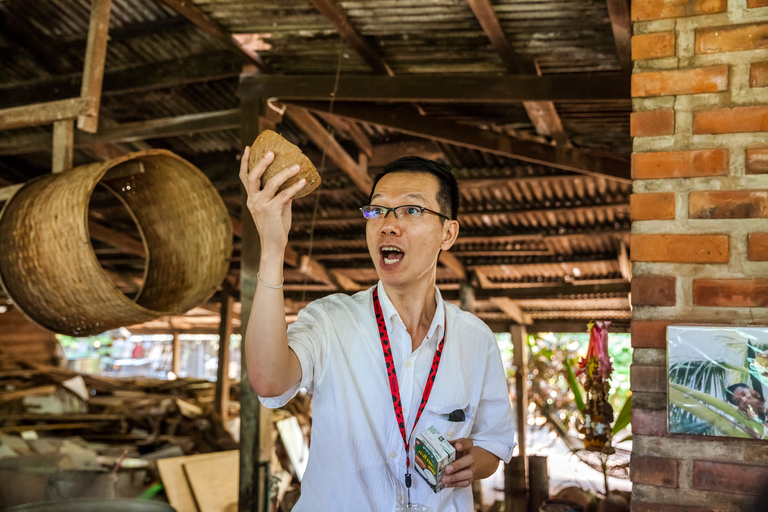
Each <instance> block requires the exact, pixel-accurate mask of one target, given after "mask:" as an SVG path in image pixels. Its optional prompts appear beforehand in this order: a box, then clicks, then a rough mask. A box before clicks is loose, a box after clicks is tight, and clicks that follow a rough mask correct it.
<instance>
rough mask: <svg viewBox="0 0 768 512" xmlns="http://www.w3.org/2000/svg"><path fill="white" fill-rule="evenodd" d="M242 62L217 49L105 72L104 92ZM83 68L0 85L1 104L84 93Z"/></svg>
mask: <svg viewBox="0 0 768 512" xmlns="http://www.w3.org/2000/svg"><path fill="white" fill-rule="evenodd" d="M241 68H242V64H241V63H240V62H239V61H238V60H237V59H236V58H233V56H232V53H231V52H214V53H210V54H204V55H195V56H192V57H185V58H181V59H171V60H166V61H162V62H156V63H151V64H141V65H137V66H130V67H126V68H120V69H111V70H106V71H105V72H104V81H103V83H102V90H101V93H102V96H114V95H119V94H127V93H135V92H140V91H148V90H152V89H161V88H168V87H177V86H181V85H186V84H191V83H198V82H207V81H211V80H220V79H224V78H232V77H236V76H238V75H239V74H240V72H241ZM82 81H83V74H82V72H78V73H70V74H67V75H63V76H55V77H51V78H46V79H43V80H37V81H34V82H25V83H24V84H23V85H17V84H9V85H0V108H7V107H12V106H16V105H28V104H32V103H42V102H45V101H52V100H58V99H66V98H72V97H75V96H79V95H80V84H81V82H82Z"/></svg>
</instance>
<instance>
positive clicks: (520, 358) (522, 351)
mask: <svg viewBox="0 0 768 512" xmlns="http://www.w3.org/2000/svg"><path fill="white" fill-rule="evenodd" d="M509 333H510V334H511V335H512V358H513V361H512V364H514V365H515V391H516V393H515V394H516V395H517V400H515V411H516V414H515V417H516V419H517V421H516V423H517V429H516V430H517V449H518V453H519V455H520V457H521V458H522V459H523V460H525V457H526V454H525V452H526V450H525V449H526V446H525V445H526V431H527V429H528V333H527V332H526V330H525V326H524V325H521V324H518V325H511V326H510V327H509Z"/></svg>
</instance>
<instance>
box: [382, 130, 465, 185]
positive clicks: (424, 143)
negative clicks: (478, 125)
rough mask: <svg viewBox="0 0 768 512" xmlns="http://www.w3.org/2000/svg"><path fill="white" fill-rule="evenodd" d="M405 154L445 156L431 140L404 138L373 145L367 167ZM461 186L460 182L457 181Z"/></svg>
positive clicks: (385, 163)
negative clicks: (404, 139) (399, 140)
mask: <svg viewBox="0 0 768 512" xmlns="http://www.w3.org/2000/svg"><path fill="white" fill-rule="evenodd" d="M406 155H413V156H420V157H422V158H426V159H427V160H438V159H440V158H445V153H443V150H442V149H440V147H439V146H438V145H437V144H435V141H432V140H424V139H419V140H406V141H401V142H390V143H387V144H377V145H376V146H374V147H373V151H372V155H371V157H370V159H369V160H368V168H369V169H370V168H374V167H384V166H385V165H387V164H388V163H390V162H393V161H395V160H397V159H398V158H400V157H402V156H406ZM459 186H461V182H459Z"/></svg>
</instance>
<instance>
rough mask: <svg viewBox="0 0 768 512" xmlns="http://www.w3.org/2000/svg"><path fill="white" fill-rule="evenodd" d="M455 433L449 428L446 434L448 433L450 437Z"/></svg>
mask: <svg viewBox="0 0 768 512" xmlns="http://www.w3.org/2000/svg"><path fill="white" fill-rule="evenodd" d="M453 434H454V432H453V430H449V431H448V432H446V433H445V435H447V436H448V437H452V436H453Z"/></svg>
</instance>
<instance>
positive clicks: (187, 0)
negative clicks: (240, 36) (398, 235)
mask: <svg viewBox="0 0 768 512" xmlns="http://www.w3.org/2000/svg"><path fill="white" fill-rule="evenodd" d="M160 1H161V2H162V3H164V4H165V5H167V6H168V7H170V8H171V9H173V10H174V11H176V12H177V13H179V14H180V15H181V16H183V17H184V18H186V19H188V20H189V21H191V22H192V23H194V24H195V25H196V26H197V27H198V28H199V29H200V30H202V31H203V32H205V33H206V34H209V35H211V36H213V37H214V38H215V39H218V40H219V41H221V42H222V43H224V44H225V45H226V46H227V47H228V48H231V49H233V50H236V51H237V52H238V54H239V55H241V56H242V57H243V58H244V59H246V60H247V61H248V62H251V63H253V64H255V65H256V67H257V68H259V69H260V70H261V71H264V72H272V71H273V69H272V67H271V66H269V65H267V64H266V63H264V61H262V60H261V58H260V57H259V55H258V54H256V53H255V52H252V51H249V50H246V49H245V48H243V47H242V46H240V44H239V43H238V42H237V41H236V40H235V38H233V37H232V34H230V33H229V32H226V31H224V30H223V29H222V28H221V27H220V26H219V24H218V23H216V22H215V21H214V20H213V19H211V17H210V16H208V15H207V14H206V13H205V12H203V11H202V10H201V9H200V8H199V7H197V5H196V4H195V3H194V2H193V1H191V0H160Z"/></svg>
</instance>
